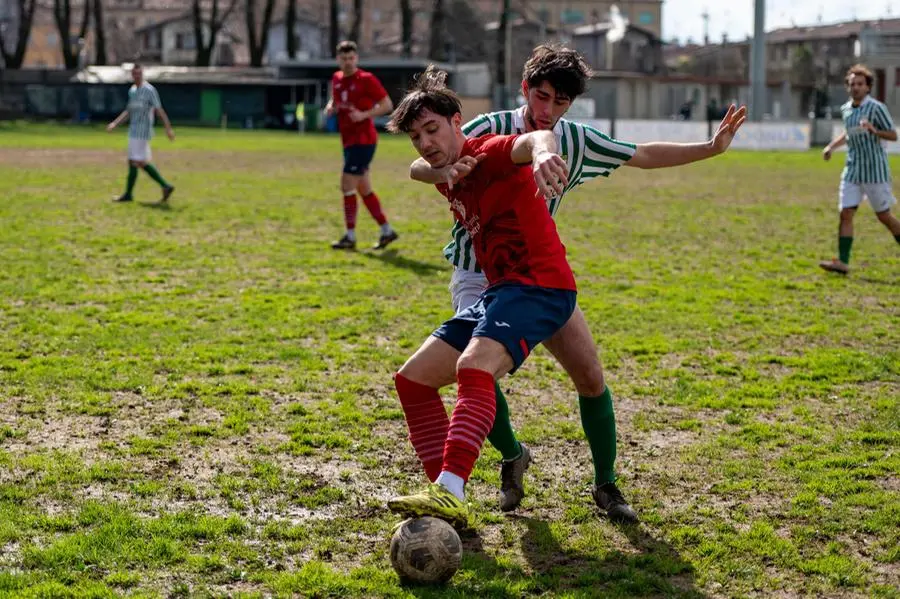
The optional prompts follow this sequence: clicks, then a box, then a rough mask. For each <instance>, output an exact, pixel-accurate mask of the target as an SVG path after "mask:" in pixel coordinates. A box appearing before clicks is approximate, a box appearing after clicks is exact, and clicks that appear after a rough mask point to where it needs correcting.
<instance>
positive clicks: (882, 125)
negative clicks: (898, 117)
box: [872, 103, 894, 131]
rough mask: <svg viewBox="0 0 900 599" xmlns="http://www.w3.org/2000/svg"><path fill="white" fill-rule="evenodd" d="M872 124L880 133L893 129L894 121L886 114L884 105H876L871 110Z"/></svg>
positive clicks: (889, 114)
mask: <svg viewBox="0 0 900 599" xmlns="http://www.w3.org/2000/svg"><path fill="white" fill-rule="evenodd" d="M872 124H873V125H875V127H876V128H878V129H881V130H882V131H890V130H891V129H893V128H894V121H893V119H891V113H889V112H888V110H887V107H886V106H885V105H884V104H881V103H878V104H876V105H875V107H874V108H873V109H872Z"/></svg>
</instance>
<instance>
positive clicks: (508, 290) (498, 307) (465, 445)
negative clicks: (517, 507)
mask: <svg viewBox="0 0 900 599" xmlns="http://www.w3.org/2000/svg"><path fill="white" fill-rule="evenodd" d="M445 80H446V73H443V72H441V71H436V70H434V68H433V67H429V69H428V70H427V71H426V72H425V73H424V74H423V75H421V76H420V77H419V78H418V80H417V82H416V84H415V85H414V87H413V89H412V90H411V91H410V92H409V93H408V94H407V95H406V96H405V97H404V98H403V100H402V101H401V102H400V104H399V105H398V107H397V109H396V110H395V111H394V114H393V116H392V117H391V122H390V123H389V125H388V128H389V129H390V130H391V131H394V132H398V131H402V132H405V133H408V134H409V137H410V140H411V141H412V143H413V146H414V147H415V148H416V150H417V151H418V152H419V154H420V155H421V156H422V158H424V159H425V160H426V161H427V162H428V163H429V164H430V165H431V166H432V167H433V168H444V167H447V166H453V165H456V166H455V169H454V176H453V177H452V178H451V179H449V180H448V181H447V182H446V183H442V184H439V185H437V188H438V190H439V191H440V192H441V193H442V194H443V195H444V196H446V198H447V200H448V201H449V203H450V210H451V211H452V212H453V216H454V217H455V218H456V220H457V221H459V222H460V223H462V224H463V226H464V227H465V228H466V230H467V232H468V233H469V236H470V237H471V239H472V241H473V244H474V247H475V256H476V258H477V260H478V263H479V264H481V266H482V268H483V270H484V273H485V275H486V276H487V280H488V287H487V288H486V289H485V290H484V292H483V293H482V294H481V296H480V297H479V299H478V301H477V302H475V304H474V305H473V306H471V307H470V308H468V309H466V310H463V311H461V312H459V313H458V314H456V315H455V316H454V317H453V318H451V319H450V320H448V321H446V322H445V323H444V324H443V325H442V326H441V327H440V328H438V329H437V330H436V331H435V332H434V333H433V334H432V336H431V337H429V338H428V339H427V340H426V341H425V343H423V344H422V346H421V347H420V348H419V350H418V351H417V352H416V353H415V354H414V355H413V356H412V357H411V358H410V359H409V360H407V362H406V364H404V365H403V367H402V368H401V369H400V371H399V372H398V373H397V375H396V376H395V378H394V381H395V384H396V387H397V394H398V395H399V397H400V403H401V405H402V407H403V412H404V415H405V417H406V423H407V426H408V428H409V439H410V442H411V443H412V445H413V448H414V449H415V451H416V455H417V456H418V457H419V460H420V461H421V462H422V465H423V466H424V468H425V472H426V474H427V475H428V478H429V479H430V480H431V481H433V482H432V484H431V485H429V486H428V487H427V488H426V489H425V490H424V491H423V492H421V493H417V494H415V495H409V496H405V497H395V498H393V499H391V500H390V501H389V502H388V506H389V507H390V509H391V510H392V511H394V512H397V513H400V514H403V515H404V516H416V517H419V516H435V517H439V518H444V519H445V520H448V521H450V522H451V523H453V524H454V525H456V526H461V527H464V526H465V525H466V524H467V522H468V509H467V508H466V505H465V503H464V499H465V483H466V481H467V480H468V478H469V475H470V474H471V472H472V468H473V466H474V464H475V460H476V459H477V458H478V454H479V452H480V450H481V446H482V444H483V443H484V440H485V437H486V436H487V434H488V431H490V429H491V426H492V425H493V422H494V415H495V411H496V398H495V396H494V385H495V380H496V379H498V378H500V377H502V376H504V375H506V374H507V373H511V372H515V370H516V369H518V368H519V366H521V365H522V363H523V362H524V361H525V359H526V358H527V357H528V354H529V353H530V352H531V350H532V349H534V347H535V346H536V345H538V344H539V343H541V342H542V341H544V340H545V339H547V338H549V337H550V336H551V335H553V334H554V333H556V332H557V331H558V330H559V329H560V328H562V326H563V325H565V324H566V322H567V321H568V320H569V318H570V317H571V316H572V313H573V311H574V310H575V301H576V289H575V277H574V275H573V274H572V269H571V268H570V267H569V264H568V262H567V261H566V250H565V247H564V246H563V244H562V242H561V241H560V239H559V235H558V233H557V232H556V225H555V224H554V222H553V219H552V218H551V216H550V211H549V210H548V208H547V202H546V199H545V198H550V197H555V196H557V195H559V194H560V193H561V192H562V190H563V189H564V188H565V186H566V184H567V172H566V163H565V161H563V160H562V158H560V157H559V156H558V155H557V154H556V152H557V142H556V136H555V135H554V134H553V132H552V131H535V132H532V133H526V134H523V135H485V136H482V137H477V138H472V139H467V138H466V136H465V135H464V134H463V132H462V115H461V114H460V103H459V99H458V98H457V96H456V94H454V93H453V91H451V90H450V89H448V88H447V87H446V85H445V83H444V82H445ZM453 382H456V383H457V384H458V400H457V403H456V407H455V408H454V410H453V415H452V417H451V418H449V419H448V418H447V413H446V412H445V411H444V405H443V403H442V402H441V397H440V394H439V392H438V390H439V389H440V388H441V387H443V386H445V385H448V384H450V383H453Z"/></svg>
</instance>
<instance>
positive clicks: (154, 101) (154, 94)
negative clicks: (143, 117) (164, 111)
mask: <svg viewBox="0 0 900 599" xmlns="http://www.w3.org/2000/svg"><path fill="white" fill-rule="evenodd" d="M150 107H151V108H162V102H160V100H159V92H158V91H156V88H155V87H152V86H151V87H150Z"/></svg>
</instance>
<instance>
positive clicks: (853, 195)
mask: <svg viewBox="0 0 900 599" xmlns="http://www.w3.org/2000/svg"><path fill="white" fill-rule="evenodd" d="M863 196H866V197H867V198H869V204H871V205H872V210H874V211H875V212H884V211H885V210H890V209H891V206H893V205H894V204H896V203H897V200H896V198H894V190H893V189H892V188H891V184H890V183H847V182H846V181H841V190H840V199H839V200H838V208H839V209H840V210H843V209H844V208H857V207H858V206H859V205H860V204H862V201H863Z"/></svg>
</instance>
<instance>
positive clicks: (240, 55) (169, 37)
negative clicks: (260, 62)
mask: <svg viewBox="0 0 900 599" xmlns="http://www.w3.org/2000/svg"><path fill="white" fill-rule="evenodd" d="M238 26H239V24H238V22H237V19H230V20H229V21H228V22H226V24H225V26H224V27H223V28H222V29H221V30H220V31H219V34H218V36H217V38H216V47H215V48H214V49H213V53H212V59H211V63H212V64H211V66H234V65H242V64H247V63H248V62H249V53H248V51H247V46H246V45H245V44H244V42H243V38H242V34H244V33H246V32H242V31H236V29H237V28H238ZM208 34H209V29H208V28H207V27H206V26H204V28H203V35H204V36H207V35H208ZM134 35H135V36H136V39H137V40H138V51H137V54H136V56H135V59H136V60H139V61H141V62H142V63H148V64H163V65H170V66H190V65H193V64H195V62H196V58H197V43H196V40H195V39H194V19H193V16H192V15H191V14H190V13H182V14H180V15H178V16H175V17H172V18H169V19H165V20H162V21H157V22H155V23H151V24H149V25H145V26H143V27H139V28H137V29H136V30H135V31H134Z"/></svg>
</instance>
